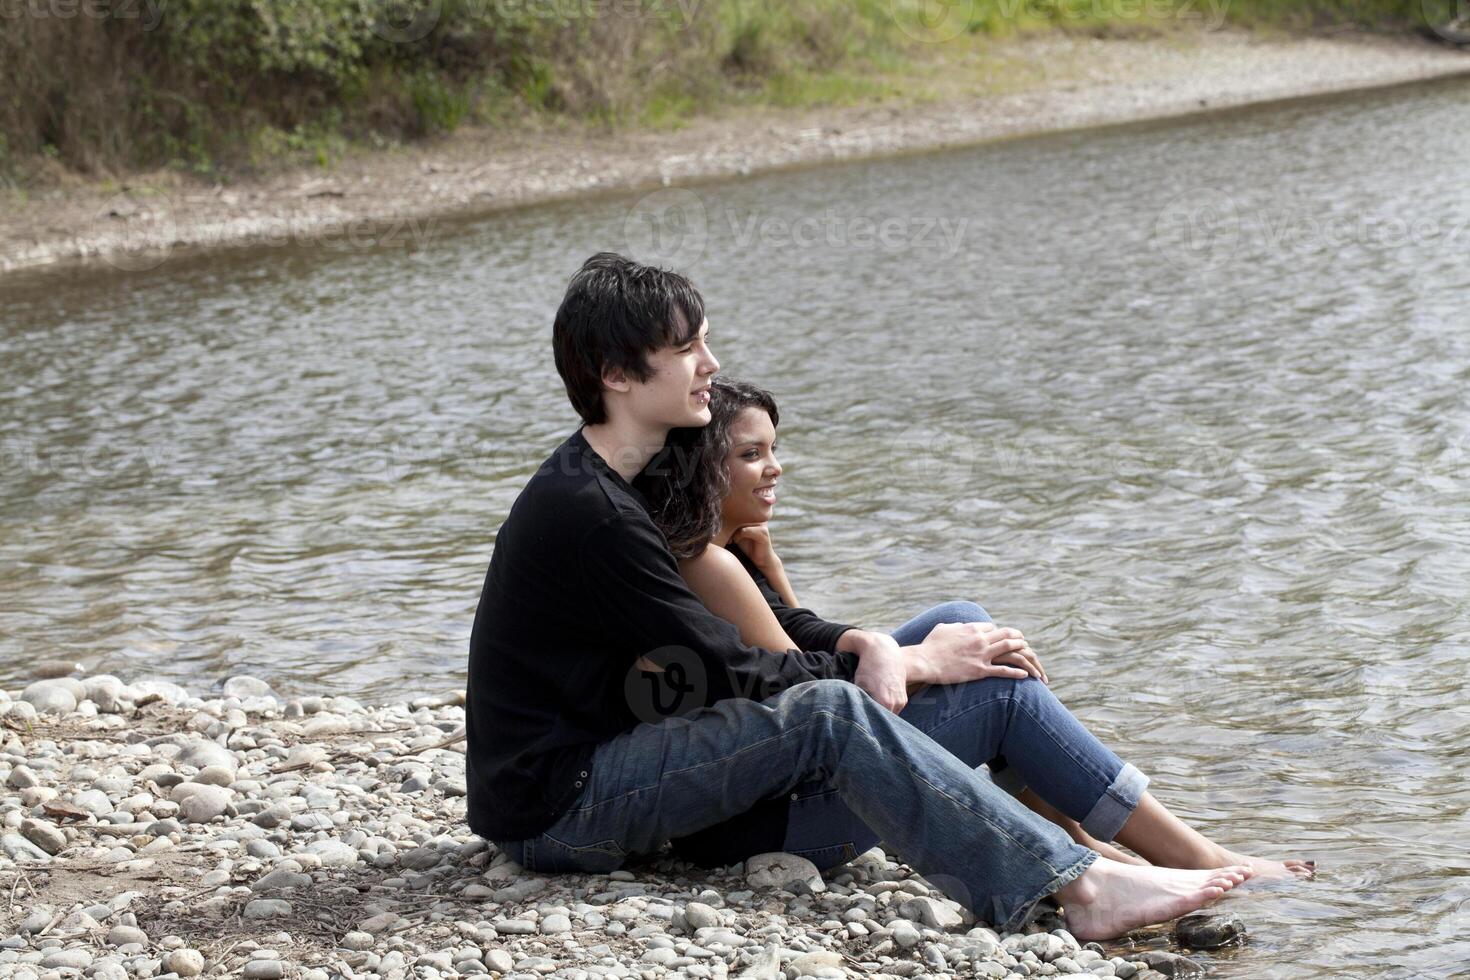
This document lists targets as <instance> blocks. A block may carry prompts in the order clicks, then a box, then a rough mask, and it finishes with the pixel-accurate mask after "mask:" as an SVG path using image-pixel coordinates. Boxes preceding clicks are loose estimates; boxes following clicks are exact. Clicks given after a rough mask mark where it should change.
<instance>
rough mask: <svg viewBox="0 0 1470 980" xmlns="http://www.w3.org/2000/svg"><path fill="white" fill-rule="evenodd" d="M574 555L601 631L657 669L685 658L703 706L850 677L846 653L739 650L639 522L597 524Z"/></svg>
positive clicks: (730, 630)
mask: <svg viewBox="0 0 1470 980" xmlns="http://www.w3.org/2000/svg"><path fill="white" fill-rule="evenodd" d="M581 551H582V554H581V559H582V574H583V576H584V584H585V587H586V588H585V594H586V595H588V596H592V597H594V602H595V605H596V609H595V610H593V612H595V614H596V615H598V616H599V617H600V619H601V621H602V622H603V624H604V626H605V627H606V628H607V629H609V630H613V631H616V632H617V633H618V635H619V636H620V637H622V638H623V639H624V641H625V642H631V644H632V645H633V646H634V647H636V648H637V649H639V650H641V651H643V654H644V655H645V656H647V657H648V658H649V660H650V661H652V662H653V663H655V664H657V665H658V666H661V667H666V668H667V667H668V666H669V665H670V664H671V663H674V662H682V666H683V669H684V670H685V671H686V672H687V671H688V670H689V668H690V667H691V666H692V665H691V664H689V663H687V662H683V661H684V660H685V658H688V657H692V658H693V659H694V661H695V662H696V663H697V665H698V667H699V669H700V671H701V673H702V674H703V677H702V678H696V679H695V680H696V681H698V680H702V681H703V682H704V683H705V684H706V685H707V691H708V695H707V701H708V702H709V703H713V702H714V701H717V700H721V699H723V698H727V697H747V698H752V699H754V700H763V699H765V698H767V697H770V696H771V695H773V694H776V693H778V692H780V691H783V690H785V689H787V688H789V687H792V686H794V685H796V684H800V683H803V682H805V681H810V680H818V679H820V678H826V677H832V678H839V679H842V680H848V681H850V680H852V679H853V676H854V675H855V674H856V672H857V662H858V658H857V656H856V655H855V654H853V653H849V652H828V651H824V650H793V651H791V652H789V653H785V654H777V653H772V652H771V651H769V650H764V649H761V648H760V647H751V646H746V645H745V644H744V643H742V642H741V641H740V632H739V630H738V629H736V627H735V626H734V624H732V623H728V622H726V621H725V620H723V619H720V618H719V617H718V616H716V615H714V614H713V613H711V612H710V611H709V610H708V609H706V608H705V606H704V604H703V603H701V602H700V601H699V598H698V597H697V596H695V594H694V593H693V592H691V591H690V590H689V587H688V585H687V584H686V583H685V582H684V579H683V578H682V577H681V576H680V575H679V567H678V564H677V563H676V562H675V561H674V556H673V555H672V554H671V553H670V552H669V549H668V546H667V544H665V542H664V539H663V536H662V535H661V534H659V532H658V529H657V528H656V527H654V525H653V522H652V521H651V520H648V519H647V518H646V517H644V518H643V519H639V517H638V516H635V515H622V516H619V517H614V518H608V519H607V520H604V521H602V522H600V523H599V524H598V525H596V526H595V527H593V528H592V529H591V530H590V531H589V532H588V533H587V535H586V536H585V537H584V538H583V545H582V549H581ZM569 614H571V615H577V614H578V611H577V610H570V611H569ZM778 618H779V617H778ZM793 639H795V637H793ZM829 650H830V648H829ZM630 666H631V665H630Z"/></svg>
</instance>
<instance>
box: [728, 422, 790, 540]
mask: <svg viewBox="0 0 1470 980" xmlns="http://www.w3.org/2000/svg"><path fill="white" fill-rule="evenodd" d="M730 436H731V442H730V453H729V455H728V456H726V457H725V465H726V466H727V467H728V468H729V471H730V493H729V495H728V496H726V497H725V501H724V505H723V513H724V518H725V524H726V525H727V526H731V527H743V526H745V525H746V524H764V523H765V522H766V521H769V520H770V519H771V512H772V511H773V510H774V509H775V506H776V479H777V477H779V476H780V475H781V464H780V463H778V462H776V427H775V426H774V425H772V424H771V417H770V416H769V415H767V414H766V411H765V409H763V408H742V409H741V410H740V414H739V415H738V416H736V418H735V421H734V423H732V424H731V426H730Z"/></svg>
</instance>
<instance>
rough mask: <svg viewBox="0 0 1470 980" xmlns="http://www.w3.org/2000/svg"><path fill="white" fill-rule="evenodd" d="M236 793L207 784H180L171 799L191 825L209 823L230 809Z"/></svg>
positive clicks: (175, 788)
mask: <svg viewBox="0 0 1470 980" xmlns="http://www.w3.org/2000/svg"><path fill="white" fill-rule="evenodd" d="M234 795H235V794H234V793H232V792H230V791H229V790H227V789H225V788H224V787H223V786H210V785H208V784H207V783H179V785H177V786H175V787H174V790H173V793H172V794H170V797H171V798H172V799H173V801H174V802H175V803H177V804H178V805H179V813H180V814H181V815H182V816H183V818H184V819H185V820H187V821H189V822H190V823H208V822H209V821H211V820H213V819H214V818H215V817H218V816H222V815H223V814H224V813H225V811H226V810H228V809H229V808H230V801H231V800H232V799H233V798H234Z"/></svg>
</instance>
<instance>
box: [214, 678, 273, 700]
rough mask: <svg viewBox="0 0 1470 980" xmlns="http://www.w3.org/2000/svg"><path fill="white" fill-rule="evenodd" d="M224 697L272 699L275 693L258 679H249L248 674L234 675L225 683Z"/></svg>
mask: <svg viewBox="0 0 1470 980" xmlns="http://www.w3.org/2000/svg"><path fill="white" fill-rule="evenodd" d="M224 693H225V697H227V698H240V699H241V700H244V699H245V698H268V697H274V696H275V693H276V692H275V691H273V690H271V686H270V685H269V684H267V683H266V682H265V681H263V680H261V679H260V678H259V677H251V676H250V675H249V674H236V675H235V676H234V677H231V678H230V679H229V680H227V681H225V688H224Z"/></svg>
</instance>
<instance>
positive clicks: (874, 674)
mask: <svg viewBox="0 0 1470 980" xmlns="http://www.w3.org/2000/svg"><path fill="white" fill-rule="evenodd" d="M848 632H849V633H852V632H857V631H856V630H849V631H848ZM843 635H844V636H846V635H847V634H846V633H844V634H843ZM866 636H867V637H870V638H871V639H865V641H864V645H863V646H862V648H861V649H860V651H859V652H858V669H857V675H856V676H855V677H853V683H854V684H856V685H857V686H858V687H860V688H862V689H863V690H864V691H867V692H868V694H870V695H871V696H872V698H873V700H874V701H877V702H878V703H879V704H881V705H883V707H885V708H887V709H888V710H889V711H891V712H893V713H894V714H898V713H899V712H900V711H902V710H903V709H904V706H905V705H907V704H908V703H909V693H908V690H907V681H908V671H909V667H908V657H907V656H906V655H905V654H904V652H903V649H902V648H901V647H900V646H899V645H898V641H897V640H895V639H894V638H893V637H891V636H889V635H888V634H886V633H867V634H866Z"/></svg>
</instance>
